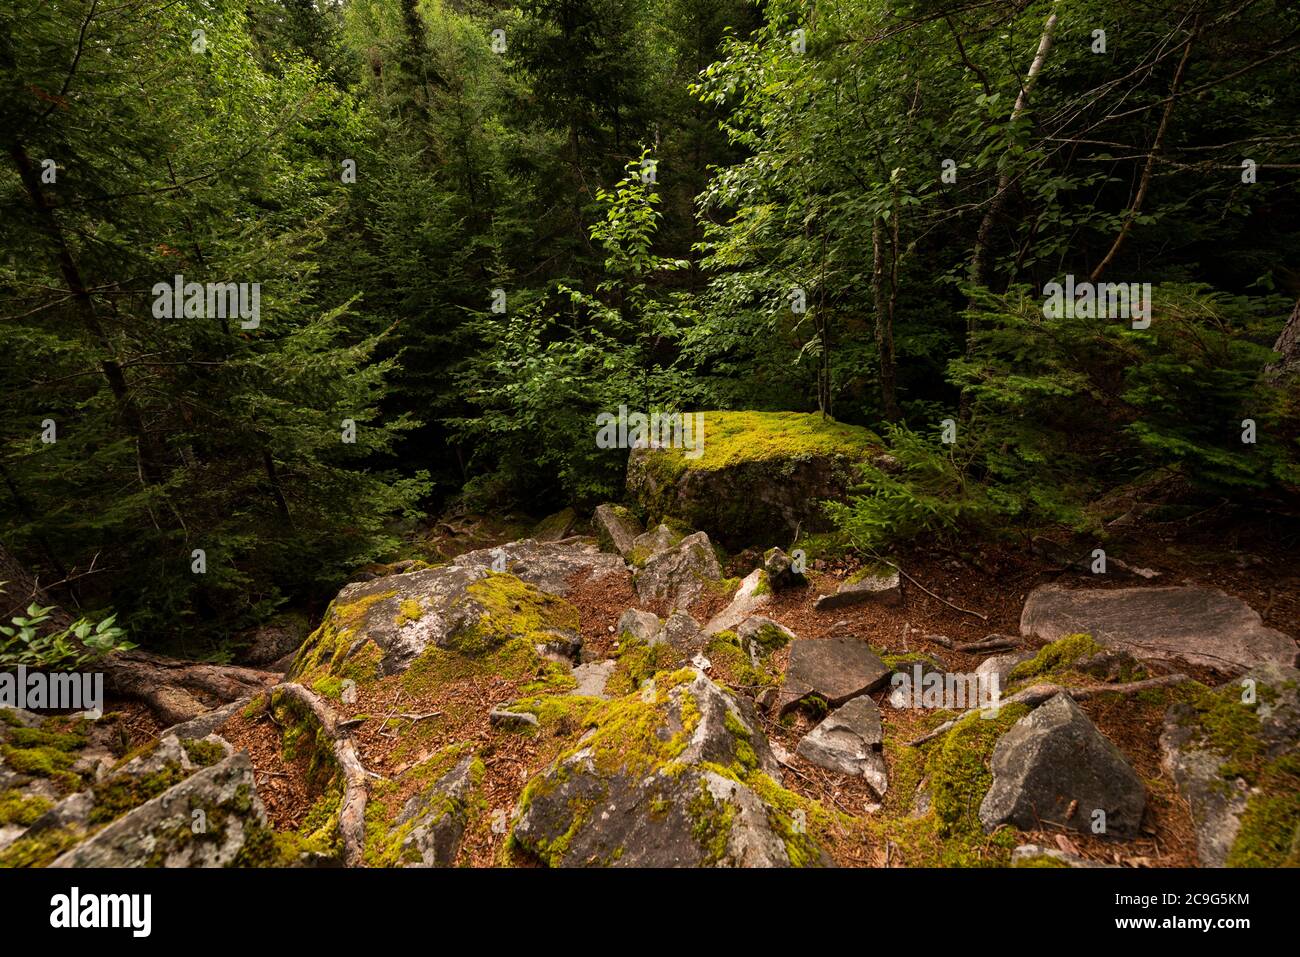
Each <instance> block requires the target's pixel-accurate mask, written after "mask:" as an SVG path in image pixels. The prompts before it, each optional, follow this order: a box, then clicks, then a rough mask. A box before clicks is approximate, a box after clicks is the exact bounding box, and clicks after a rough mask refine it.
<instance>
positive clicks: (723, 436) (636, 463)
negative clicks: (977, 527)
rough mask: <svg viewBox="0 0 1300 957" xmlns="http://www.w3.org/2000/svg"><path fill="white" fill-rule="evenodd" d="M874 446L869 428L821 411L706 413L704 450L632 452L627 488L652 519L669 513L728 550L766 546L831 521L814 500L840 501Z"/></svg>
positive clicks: (657, 519)
mask: <svg viewBox="0 0 1300 957" xmlns="http://www.w3.org/2000/svg"><path fill="white" fill-rule="evenodd" d="M878 447H879V439H878V438H877V437H876V436H875V435H874V434H873V433H871V432H870V431H869V430H867V429H864V428H861V427H858V426H852V425H844V424H842V423H839V422H834V421H832V420H829V419H823V418H822V417H821V416H820V415H818V414H804V413H799V412H705V413H704V449H703V453H702V454H701V455H699V456H697V457H695V458H688V457H687V455H686V451H687V450H683V449H680V448H637V449H633V450H632V452H631V454H630V455H629V457H628V467H627V490H628V493H629V495H630V496H631V497H632V498H633V499H634V500H635V501H636V503H637V504H638V505H639V506H640V508H641V509H642V510H643V511H645V513H646V515H647V519H648V521H649V522H651V523H656V522H659V521H660V520H662V519H664V518H666V517H673V518H676V519H678V520H680V521H682V522H684V523H685V524H686V525H688V526H690V527H691V528H698V529H703V530H704V531H706V532H708V533H709V534H710V535H711V536H712V537H713V538H715V539H716V540H718V541H719V542H721V543H723V544H724V545H726V546H727V547H729V548H735V547H743V546H746V545H763V546H767V545H771V544H773V543H774V542H777V541H785V540H788V539H789V538H791V537H792V535H793V533H794V531H795V529H797V528H802V529H803V530H804V531H810V530H815V529H819V528H823V527H825V525H824V519H823V518H822V516H821V510H820V507H819V504H818V503H819V502H820V501H822V500H823V499H829V498H839V497H842V496H843V495H844V493H845V491H846V490H847V489H848V488H849V486H850V485H851V484H852V483H853V480H854V472H855V469H854V466H855V465H856V464H857V463H860V462H861V461H863V460H864V459H866V458H867V457H868V456H869V455H870V454H871V453H872V452H873V451H874V450H876V449H877V448H878ZM692 454H694V453H692Z"/></svg>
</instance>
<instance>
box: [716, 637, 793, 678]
mask: <svg viewBox="0 0 1300 957" xmlns="http://www.w3.org/2000/svg"><path fill="white" fill-rule="evenodd" d="M772 630H773V631H779V629H772ZM704 656H705V657H706V658H708V659H709V662H710V663H711V664H712V665H713V667H714V669H715V670H716V671H717V672H718V673H719V674H720V675H721V676H722V677H723V679H724V680H725V681H726V683H727V684H729V685H730V686H732V687H733V688H763V687H766V686H768V685H775V684H777V683H778V682H779V680H780V677H779V676H778V675H777V674H776V673H774V672H773V671H771V670H769V668H768V667H767V665H766V658H765V657H764V656H760V657H759V661H758V664H755V663H754V660H753V659H752V658H751V657H750V655H749V649H748V648H746V647H744V642H743V641H742V640H741V639H740V637H739V636H738V635H737V634H736V633H735V632H734V631H720V632H718V633H717V634H716V635H714V636H713V638H711V639H710V640H709V644H708V645H707V646H706V647H705V649H704Z"/></svg>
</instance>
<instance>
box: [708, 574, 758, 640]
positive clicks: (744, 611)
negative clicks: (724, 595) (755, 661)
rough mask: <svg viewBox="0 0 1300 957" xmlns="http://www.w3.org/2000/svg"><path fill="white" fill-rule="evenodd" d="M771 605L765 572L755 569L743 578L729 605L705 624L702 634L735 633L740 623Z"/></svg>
mask: <svg viewBox="0 0 1300 957" xmlns="http://www.w3.org/2000/svg"><path fill="white" fill-rule="evenodd" d="M771 603H772V589H771V586H770V585H769V584H768V580H767V572H765V571H763V569H761V568H755V569H754V570H753V571H752V572H750V573H749V574H748V575H746V576H745V578H744V580H743V581H742V582H741V583H740V587H739V588H737V589H736V593H735V594H734V595H732V596H731V603H730V604H728V605H727V607H726V608H724V609H722V611H720V612H718V613H717V614H716V615H714V616H713V617H712V618H710V619H709V621H708V623H707V624H705V626H704V633H705V634H706V635H716V634H717V633H718V632H720V631H735V630H736V627H737V626H738V625H739V624H740V623H741V622H742V621H744V620H745V619H746V618H748V617H750V616H751V615H753V614H755V613H757V612H759V611H761V610H762V609H764V608H766V607H767V606H768V605H770V604H771Z"/></svg>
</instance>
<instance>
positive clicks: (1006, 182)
mask: <svg viewBox="0 0 1300 957" xmlns="http://www.w3.org/2000/svg"><path fill="white" fill-rule="evenodd" d="M1059 3H1060V0H1052V12H1051V13H1050V14H1049V15H1048V17H1047V22H1046V23H1045V24H1043V34H1042V36H1041V37H1040V38H1039V40H1038V51H1037V52H1036V53H1035V54H1034V61H1033V62H1032V63H1031V64H1030V65H1029V73H1028V75H1027V76H1026V77H1025V82H1024V83H1022V84H1021V86H1020V93H1019V95H1017V96H1016V104H1015V106H1014V107H1013V108H1012V110H1011V123H1012V124H1014V123H1015V122H1016V120H1018V119H1020V117H1021V116H1022V115H1023V114H1024V112H1025V110H1026V109H1028V108H1029V94H1030V92H1031V91H1032V90H1033V88H1034V84H1035V83H1036V82H1037V80H1038V75H1039V74H1040V73H1042V72H1043V64H1044V63H1046V62H1047V54H1048V53H1049V52H1050V51H1051V49H1052V34H1053V32H1054V31H1055V30H1056V20H1057V16H1056V10H1057V6H1058V4H1059ZM1010 189H1011V170H1010V168H1009V167H1004V168H1003V170H1002V174H1001V175H1000V176H999V177H998V188H997V192H995V193H994V194H993V198H992V199H990V200H989V205H988V207H987V208H986V209H985V210H984V218H983V219H982V220H980V225H979V229H978V230H977V231H976V233H975V249H974V250H973V252H972V254H971V270H970V272H971V278H972V279H973V280H974V281H975V282H976V283H977V284H979V285H981V286H987V285H988V284H989V282H990V280H991V279H992V276H993V253H992V245H993V227H994V225H995V224H996V223H997V219H998V216H999V215H1001V213H1002V208H1003V207H1004V206H1005V205H1006V202H1007V195H1008V193H1009V192H1010ZM974 333H975V320H974V319H973V318H971V319H968V320H967V327H966V351H967V352H969V351H970V347H971V337H972V336H973V335H974Z"/></svg>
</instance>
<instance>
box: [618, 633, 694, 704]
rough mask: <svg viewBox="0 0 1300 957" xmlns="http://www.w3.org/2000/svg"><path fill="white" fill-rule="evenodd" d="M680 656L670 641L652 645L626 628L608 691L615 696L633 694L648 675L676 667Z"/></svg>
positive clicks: (652, 675)
mask: <svg viewBox="0 0 1300 957" xmlns="http://www.w3.org/2000/svg"><path fill="white" fill-rule="evenodd" d="M680 660H681V655H680V654H678V652H677V649H676V648H674V647H673V646H672V645H670V644H668V642H666V641H661V642H659V643H658V644H654V645H648V644H646V643H645V642H644V641H642V640H641V639H639V638H633V637H632V636H631V635H629V634H628V633H626V632H624V634H623V640H622V641H621V642H620V643H619V649H618V663H617V664H616V665H615V666H614V671H613V673H612V674H611V675H610V676H609V680H608V681H607V682H606V683H605V693H606V694H608V695H609V696H610V697H614V698H618V697H622V696H623V695H625V694H631V693H632V692H633V691H635V690H636V689H637V688H640V687H641V683H642V682H643V681H645V680H646V679H647V678H653V677H654V676H655V675H656V674H658V673H659V672H660V671H663V670H665V669H667V668H672V667H673V666H674V665H676V664H678V663H679V662H680Z"/></svg>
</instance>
